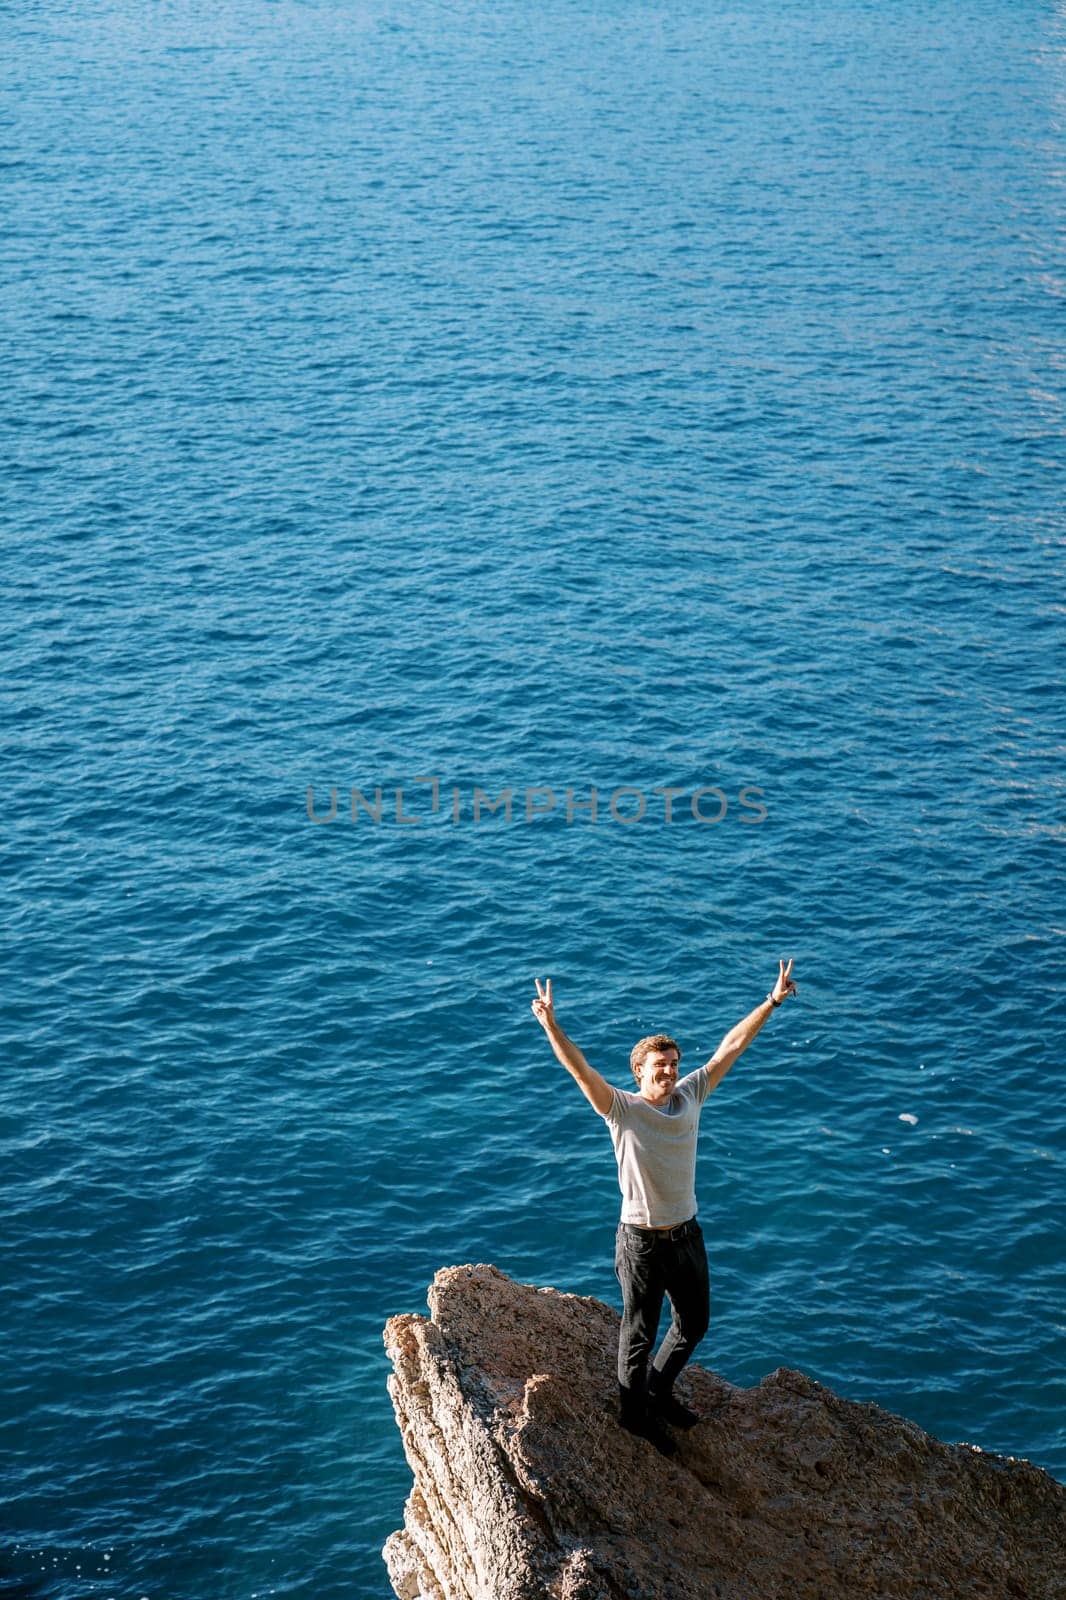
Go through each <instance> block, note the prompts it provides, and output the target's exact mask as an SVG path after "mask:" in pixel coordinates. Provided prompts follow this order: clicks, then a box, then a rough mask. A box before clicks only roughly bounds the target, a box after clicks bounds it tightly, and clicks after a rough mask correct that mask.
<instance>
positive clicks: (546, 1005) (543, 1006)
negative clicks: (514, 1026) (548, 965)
mask: <svg viewBox="0 0 1066 1600" xmlns="http://www.w3.org/2000/svg"><path fill="white" fill-rule="evenodd" d="M533 982H534V983H535V984H536V986H537V998H536V999H535V1000H533V1001H532V1002H531V1009H532V1012H533V1015H534V1016H535V1017H536V1019H537V1021H538V1022H539V1023H540V1025H541V1027H542V1028H544V1029H548V1028H551V1027H553V1026H554V1024H555V1011H554V1008H553V1006H552V981H551V979H550V978H545V980H544V988H543V989H542V988H541V986H540V979H539V978H534V979H533Z"/></svg>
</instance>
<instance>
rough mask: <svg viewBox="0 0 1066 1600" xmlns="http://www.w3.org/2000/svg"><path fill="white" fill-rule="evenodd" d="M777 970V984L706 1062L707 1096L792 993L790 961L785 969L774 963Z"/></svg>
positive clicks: (731, 1030) (793, 989)
mask: <svg viewBox="0 0 1066 1600" xmlns="http://www.w3.org/2000/svg"><path fill="white" fill-rule="evenodd" d="M778 966H779V967H780V971H779V972H778V975H777V982H776V983H775V984H774V986H773V988H772V989H771V990H770V993H769V994H768V995H767V996H766V999H765V1000H761V1001H760V1002H759V1004H758V1005H757V1006H756V1007H755V1010H754V1011H749V1012H748V1015H747V1016H746V1017H745V1018H744V1020H743V1021H742V1022H738V1023H737V1025H736V1027H735V1028H730V1030H729V1032H728V1033H727V1034H726V1036H725V1038H724V1039H723V1040H722V1042H721V1044H720V1045H719V1046H718V1049H717V1050H716V1051H715V1052H714V1055H713V1056H712V1057H711V1059H710V1060H709V1061H708V1062H707V1074H708V1079H709V1081H708V1084H707V1093H708V1094H710V1092H711V1090H712V1089H715V1088H717V1086H718V1085H719V1084H720V1083H721V1081H722V1079H723V1078H724V1077H725V1075H726V1073H727V1072H728V1071H729V1069H730V1067H731V1066H732V1065H733V1062H734V1061H735V1060H736V1059H737V1057H738V1056H741V1055H743V1054H744V1051H745V1050H746V1049H747V1048H748V1046H749V1044H750V1043H751V1041H752V1040H753V1039H754V1037H755V1035H756V1034H757V1033H758V1031H759V1029H760V1028H761V1027H762V1025H763V1023H764V1022H765V1021H766V1019H767V1017H768V1016H769V1015H770V1012H771V1011H773V1010H774V1009H775V1008H776V1007H777V1006H779V1005H780V1004H781V1002H782V1000H787V999H788V997H789V995H793V994H796V992H797V990H796V985H795V984H794V983H793V981H792V959H791V958H789V963H788V966H787V967H786V966H785V963H784V962H783V961H780V962H778Z"/></svg>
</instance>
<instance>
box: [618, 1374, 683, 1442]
mask: <svg viewBox="0 0 1066 1600" xmlns="http://www.w3.org/2000/svg"><path fill="white" fill-rule="evenodd" d="M618 1420H619V1422H620V1423H621V1425H622V1427H623V1428H625V1430H626V1432H627V1433H634V1434H636V1436H637V1438H638V1439H647V1441H648V1443H649V1444H651V1445H654V1446H655V1448H656V1450H658V1452H659V1454H660V1455H663V1456H676V1454H677V1442H676V1440H674V1439H671V1437H670V1435H669V1434H668V1433H666V1432H665V1431H664V1429H663V1428H662V1426H661V1424H660V1423H659V1420H658V1418H657V1417H655V1416H653V1415H652V1413H651V1411H649V1409H648V1401H647V1397H646V1396H645V1395H644V1394H642V1393H639V1392H635V1391H634V1390H632V1389H623V1388H621V1387H619V1391H618Z"/></svg>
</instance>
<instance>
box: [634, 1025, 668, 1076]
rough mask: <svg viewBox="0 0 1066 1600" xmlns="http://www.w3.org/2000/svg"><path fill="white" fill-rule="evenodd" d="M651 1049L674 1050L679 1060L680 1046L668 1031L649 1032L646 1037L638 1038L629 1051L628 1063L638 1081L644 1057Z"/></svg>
mask: <svg viewBox="0 0 1066 1600" xmlns="http://www.w3.org/2000/svg"><path fill="white" fill-rule="evenodd" d="M653 1050H676V1051H677V1059H678V1060H679V1061H680V1060H681V1046H680V1045H679V1044H678V1042H677V1040H676V1039H671V1037H670V1035H669V1034H668V1033H649V1034H648V1037H647V1038H646V1039H638V1040H637V1042H636V1044H635V1045H634V1046H633V1048H632V1050H631V1051H630V1052H629V1065H630V1066H631V1067H632V1068H633V1076H634V1078H636V1080H637V1082H638V1083H639V1082H640V1069H641V1067H642V1066H643V1065H644V1057H645V1056H646V1055H650V1054H651V1052H652V1051H653Z"/></svg>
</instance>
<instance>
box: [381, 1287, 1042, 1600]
mask: <svg viewBox="0 0 1066 1600" xmlns="http://www.w3.org/2000/svg"><path fill="white" fill-rule="evenodd" d="M429 1306H430V1311H431V1313H432V1320H431V1321H427V1320H426V1319H425V1318H423V1317H416V1316H400V1317H393V1318H392V1319H391V1321H390V1322H389V1323H388V1325H387V1326H386V1329H385V1345H386V1349H387V1350H388V1353H389V1355H390V1357H391V1359H392V1363H393V1367H394V1375H393V1376H392V1377H390V1379H389V1392H390V1394H391V1395H392V1400H393V1405H394V1407H395V1410H396V1420H397V1422H398V1424H399V1427H400V1431H401V1433H402V1435H403V1443H404V1449H405V1451H406V1453H407V1459H408V1462H409V1463H410V1466H411V1471H412V1473H413V1474H414V1485H413V1487H412V1489H411V1493H410V1496H409V1498H408V1501H407V1506H406V1511H405V1518H404V1527H403V1529H402V1531H400V1532H398V1533H394V1534H393V1535H392V1537H391V1538H390V1539H389V1541H388V1543H387V1544H386V1546H385V1551H384V1555H385V1561H386V1564H387V1566H388V1571H389V1577H390V1579H391V1581H392V1585H393V1588H394V1590H395V1592H396V1594H397V1596H398V1597H399V1600H712V1597H713V1600H860V1597H863V1596H866V1597H876V1600H962V1597H965V1600H1063V1597H1064V1596H1066V1582H1064V1579H1063V1577H1062V1574H1063V1573H1064V1572H1066V1548H1064V1535H1063V1529H1064V1526H1066V1489H1063V1487H1062V1486H1061V1485H1060V1484H1058V1483H1057V1482H1056V1481H1055V1480H1054V1479H1053V1478H1051V1477H1049V1475H1048V1474H1047V1473H1045V1472H1042V1471H1041V1470H1040V1469H1039V1468H1038V1467H1034V1466H1033V1465H1031V1463H1029V1462H1028V1461H1020V1460H1015V1459H1013V1458H1011V1457H1004V1456H995V1455H989V1454H986V1453H984V1452H982V1451H980V1450H978V1449H977V1448H976V1447H974V1446H968V1445H946V1444H942V1443H941V1442H940V1441H939V1440H937V1439H934V1438H932V1437H931V1436H930V1435H929V1434H927V1433H924V1432H923V1431H922V1429H921V1428H919V1427H917V1426H916V1425H915V1424H914V1423H912V1422H907V1421H904V1420H903V1419H902V1418H900V1417H895V1416H892V1415H891V1414H890V1413H889V1412H886V1411H882V1410H881V1409H880V1407H878V1406H875V1405H862V1404H858V1403H856V1402H854V1401H850V1400H842V1399H840V1397H839V1396H838V1395H835V1394H834V1393H833V1392H832V1391H831V1390H829V1389H826V1388H824V1387H823V1386H822V1385H820V1384H818V1383H815V1382H814V1381H813V1380H812V1379H811V1378H808V1377H805V1376H804V1374H803V1373H801V1372H793V1371H789V1370H788V1369H787V1368H784V1367H781V1368H779V1369H778V1370H777V1371H776V1372H773V1373H771V1374H770V1376H769V1377H767V1378H764V1379H763V1381H762V1382H761V1383H760V1384H759V1385H758V1386H757V1387H756V1388H754V1389H738V1388H735V1387H733V1386H732V1385H731V1384H728V1383H725V1382H724V1381H723V1380H722V1379H721V1378H718V1377H716V1376H715V1374H714V1373H713V1372H709V1371H707V1370H706V1369H704V1368H700V1367H695V1366H693V1367H690V1368H689V1369H688V1371H687V1372H686V1374H685V1376H684V1378H683V1379H682V1383H681V1385H680V1386H679V1387H680V1388H681V1389H682V1390H683V1391H684V1392H685V1396H686V1398H687V1399H688V1400H689V1402H690V1403H692V1404H694V1405H695V1406H696V1409H697V1410H699V1411H700V1412H701V1413H702V1414H703V1416H704V1419H705V1420H704V1421H703V1422H701V1423H700V1424H699V1426H698V1427H696V1428H695V1429H694V1430H693V1431H692V1432H691V1433H689V1434H685V1435H678V1438H679V1442H680V1445H681V1449H680V1453H679V1455H678V1456H677V1457H676V1458H674V1459H673V1460H670V1461H667V1460H664V1458H663V1457H662V1456H660V1455H658V1454H657V1453H656V1452H655V1451H654V1450H653V1449H652V1447H651V1446H650V1445H648V1444H646V1443H645V1442H644V1441H642V1440H639V1439H635V1438H633V1437H631V1436H630V1435H629V1434H626V1433H624V1432H623V1431H622V1430H621V1429H619V1428H618V1427H617V1425H616V1424H615V1422H614V1420H613V1415H614V1394H615V1390H614V1376H613V1374H614V1352H615V1347H616V1344H617V1337H618V1317H617V1315H616V1313H615V1312H614V1311H612V1310H611V1309H610V1308H609V1307H608V1306H605V1305H603V1304H602V1303H601V1302H600V1301H598V1300H592V1299H587V1298H582V1297H579V1296H577V1295H568V1294H560V1293H559V1292H558V1291H557V1290H555V1289H537V1288H533V1287H531V1286H530V1285H528V1284H521V1283H515V1282H513V1281H512V1280H511V1279H510V1278H507V1277H505V1276H504V1274H503V1273H502V1272H499V1271H498V1270H497V1269H496V1268H495V1267H492V1266H463V1267H447V1268H445V1269H443V1270H442V1271H441V1272H438V1273H437V1276H436V1277H435V1279H434V1280H433V1285H432V1288H431V1289H430V1293H429Z"/></svg>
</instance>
